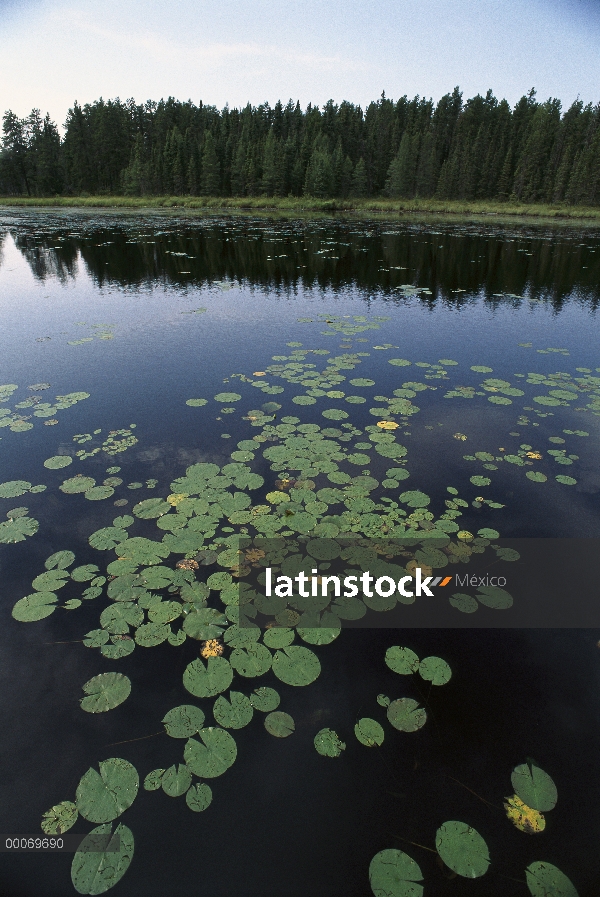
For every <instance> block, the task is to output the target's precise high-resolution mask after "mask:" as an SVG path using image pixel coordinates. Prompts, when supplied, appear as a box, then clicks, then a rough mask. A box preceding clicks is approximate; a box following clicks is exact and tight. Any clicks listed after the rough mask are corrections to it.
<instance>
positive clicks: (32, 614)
mask: <svg viewBox="0 0 600 897" xmlns="http://www.w3.org/2000/svg"><path fill="white" fill-rule="evenodd" d="M57 601H58V598H57V596H56V595H55V594H54V592H33V594H31V595H26V596H25V597H24V598H21V599H20V600H19V601H17V603H16V604H15V606H14V607H13V609H12V615H13V617H14V619H15V620H18V621H19V623H33V622H35V621H36V620H43V619H44V617H49V616H50V614H51V613H54V611H55V610H56V602H57Z"/></svg>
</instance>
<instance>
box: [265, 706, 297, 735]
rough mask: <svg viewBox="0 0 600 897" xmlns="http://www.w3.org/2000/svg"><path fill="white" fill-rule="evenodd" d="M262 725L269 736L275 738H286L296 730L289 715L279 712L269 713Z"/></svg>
mask: <svg viewBox="0 0 600 897" xmlns="http://www.w3.org/2000/svg"><path fill="white" fill-rule="evenodd" d="M264 723H265V729H266V730H267V732H268V733H269V735H274V736H275V737H276V738H287V736H288V735H291V734H292V732H294V730H295V728H296V724H295V723H294V720H293V718H292V717H291V716H290V715H289V713H283V712H282V711H281V710H276V711H275V712H274V713H269V714H268V715H267V716H266V717H265V720H264Z"/></svg>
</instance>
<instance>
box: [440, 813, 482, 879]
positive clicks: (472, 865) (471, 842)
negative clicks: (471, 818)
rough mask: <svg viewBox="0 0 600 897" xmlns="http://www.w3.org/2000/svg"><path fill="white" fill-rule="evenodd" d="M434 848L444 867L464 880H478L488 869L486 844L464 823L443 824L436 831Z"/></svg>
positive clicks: (453, 821)
mask: <svg viewBox="0 0 600 897" xmlns="http://www.w3.org/2000/svg"><path fill="white" fill-rule="evenodd" d="M435 846H436V850H437V852H438V853H439V855H440V856H441V858H442V860H443V861H444V863H445V864H446V866H448V868H449V869H452V871H453V872H456V873H457V875H462V876H463V877H464V878H479V877H480V876H482V875H485V873H486V872H487V870H488V868H489V865H490V854H489V850H488V847H487V844H486V843H485V841H484V840H483V838H482V837H481V835H480V834H479V832H477V831H476V830H475V829H474V828H472V827H471V826H470V825H467V824H466V823H465V822H457V821H455V820H452V821H451V822H445V823H444V824H443V825H442V826H440V828H439V829H438V830H437V833H436V836H435Z"/></svg>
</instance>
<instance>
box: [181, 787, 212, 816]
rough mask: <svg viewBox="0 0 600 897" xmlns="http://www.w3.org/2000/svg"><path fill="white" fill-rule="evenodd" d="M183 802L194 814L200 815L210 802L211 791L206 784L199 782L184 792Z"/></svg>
mask: <svg viewBox="0 0 600 897" xmlns="http://www.w3.org/2000/svg"><path fill="white" fill-rule="evenodd" d="M185 802H186V804H187V805H188V807H189V808H190V810H193V812H194V813H202V811H203V810H206V809H207V808H208V807H209V806H210V804H211V802H212V790H211V788H210V785H207V784H206V782H200V783H199V784H197V785H192V787H191V788H190V789H189V790H188V791H187V792H186V795H185Z"/></svg>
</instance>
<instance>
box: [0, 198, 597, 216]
mask: <svg viewBox="0 0 600 897" xmlns="http://www.w3.org/2000/svg"><path fill="white" fill-rule="evenodd" d="M0 206H5V207H6V206H13V207H14V206H18V207H27V208H83V209H139V210H142V209H185V210H186V211H195V210H197V211H199V212H202V211H205V210H209V211H219V210H237V211H241V212H242V211H257V212H258V211H263V212H281V213H286V212H287V213H289V212H296V213H306V212H329V213H331V212H339V213H347V214H357V215H370V214H373V215H382V216H385V217H396V216H404V215H430V214H431V215H448V216H452V215H457V216H465V215H469V216H473V215H483V216H486V215H487V216H498V217H502V218H507V217H508V218H511V217H516V218H526V219H531V218H544V219H553V218H554V219H557V220H564V221H599V222H600V208H595V207H590V206H567V205H541V204H540V205H536V204H533V203H531V204H529V203H519V202H503V203H501V202H466V201H465V202H463V201H459V200H434V199H405V200H404V199H383V198H382V199H315V198H312V197H306V196H303V197H285V198H284V197H267V196H256V197H248V196H246V197H217V196H53V197H27V196H6V197H0Z"/></svg>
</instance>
